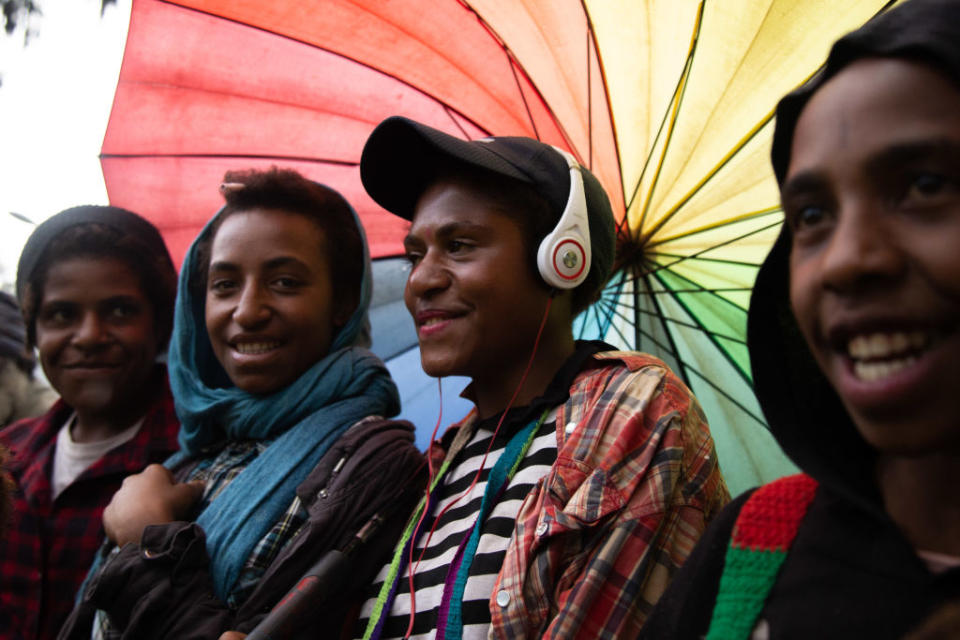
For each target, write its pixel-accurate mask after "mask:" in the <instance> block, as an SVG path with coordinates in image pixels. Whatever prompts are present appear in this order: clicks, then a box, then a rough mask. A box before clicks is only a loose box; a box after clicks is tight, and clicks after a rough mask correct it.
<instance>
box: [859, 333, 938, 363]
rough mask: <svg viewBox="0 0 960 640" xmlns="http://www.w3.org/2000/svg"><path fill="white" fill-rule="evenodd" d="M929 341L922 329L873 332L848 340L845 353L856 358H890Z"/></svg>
mask: <svg viewBox="0 0 960 640" xmlns="http://www.w3.org/2000/svg"><path fill="white" fill-rule="evenodd" d="M929 342H930V336H929V334H927V333H926V332H923V331H910V332H903V331H897V332H894V333H873V334H870V335H860V336H856V337H854V338H853V339H852V340H850V342H849V343H848V344H847V353H848V354H849V355H850V357H851V358H854V359H856V360H867V359H871V358H873V359H880V358H890V357H892V356H895V355H900V354H902V353H904V352H906V351H909V350H917V349H922V348H923V347H925V346H927V344H928V343H929Z"/></svg>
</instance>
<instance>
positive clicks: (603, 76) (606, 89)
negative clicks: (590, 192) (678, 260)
mask: <svg viewBox="0 0 960 640" xmlns="http://www.w3.org/2000/svg"><path fill="white" fill-rule="evenodd" d="M580 7H581V9H582V11H583V16H584V18H585V19H586V21H587V35H588V37H589V38H590V39H591V40H592V41H593V51H594V54H595V55H596V57H597V69H598V71H599V72H600V80H601V84H602V86H603V98H604V101H605V104H606V105H607V119H608V120H609V121H610V131H611V134H612V136H613V151H614V155H615V156H616V162H617V175H618V176H620V195H621V196H623V201H624V202H626V201H627V196H626V186H625V185H624V184H623V165H622V164H621V162H620V142H619V137H618V136H617V123H616V122H615V121H614V119H613V109H612V108H611V106H610V104H611V102H610V85H609V83H608V82H607V73H606V71H605V69H604V66H603V56H602V55H601V54H600V47H598V46H597V33H596V31H595V30H594V28H593V19H592V18H591V17H590V11H589V10H588V9H587V3H586V1H585V0H580ZM587 68H588V70H589V69H590V67H587ZM591 86H592V84H591ZM590 104H591V106H592V104H593V101H592V100H591V103H590ZM592 122H593V120H592V118H591V128H590V149H591V157H590V162H591V164H590V166H588V167H587V168H588V169H592V163H593V155H592V153H593V127H592ZM624 218H626V216H624ZM618 228H619V227H618Z"/></svg>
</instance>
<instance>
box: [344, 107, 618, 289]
mask: <svg viewBox="0 0 960 640" xmlns="http://www.w3.org/2000/svg"><path fill="white" fill-rule="evenodd" d="M450 166H458V167H461V168H464V167H465V168H469V167H476V168H477V169H480V170H483V171H486V172H491V173H494V174H497V175H501V176H504V177H507V178H512V179H514V180H519V181H520V182H523V183H526V184H529V185H531V186H532V187H533V188H534V189H535V190H536V191H537V193H539V194H540V195H541V196H542V197H543V198H544V199H545V200H546V201H547V203H548V204H549V206H550V210H551V213H552V214H553V215H554V216H555V221H558V220H559V219H560V216H561V214H562V213H563V210H564V208H565V207H566V204H567V196H568V195H569V193H570V167H569V165H568V164H567V160H566V159H565V158H564V157H563V156H562V155H561V154H560V152H559V151H557V150H556V149H555V148H553V147H552V146H550V145H549V144H546V143H543V142H540V141H538V140H534V139H533V138H525V137H520V136H496V137H491V138H483V139H480V140H463V139H461V138H457V137H455V136H451V135H449V134H447V133H444V132H443V131H440V130H438V129H434V128H433V127H428V126H427V125H425V124H421V123H419V122H415V121H413V120H410V119H409V118H404V117H402V116H392V117H390V118H387V119H386V120H384V121H383V122H381V123H380V124H379V125H377V127H376V128H375V129H374V130H373V133H371V134H370V137H369V138H368V139H367V143H366V144H365V145H364V147H363V153H362V155H361V157H360V178H361V180H362V181H363V186H364V188H365V189H366V190H367V193H368V194H370V197H371V198H373V199H374V201H376V202H377V204H379V205H380V206H381V207H383V208H384V209H386V210H387V211H389V212H391V213H393V214H395V215H398V216H400V217H401V218H405V219H407V220H412V219H413V213H414V209H415V207H416V205H417V201H418V200H419V199H420V196H421V195H422V194H423V192H424V191H425V190H426V189H427V187H429V186H430V185H431V183H432V182H433V181H434V180H435V178H436V176H437V174H438V173H439V172H440V170H441V168H443V167H450ZM580 173H581V175H582V176H583V188H584V193H585V196H586V202H587V216H588V220H589V226H590V249H591V253H592V263H591V268H590V275H589V276H588V278H587V280H586V281H585V282H584V283H583V284H581V285H580V286H581V287H588V288H591V287H596V288H599V286H602V284H603V282H605V281H606V279H607V277H608V276H609V275H610V272H611V270H612V269H613V259H614V253H615V246H616V223H615V222H614V217H613V209H612V208H611V206H610V199H609V198H608V197H607V193H606V191H604V189H603V187H602V186H601V185H600V181H599V180H597V178H596V177H595V176H594V175H593V174H592V173H591V172H590V171H588V170H587V169H586V168H585V167H581V170H580Z"/></svg>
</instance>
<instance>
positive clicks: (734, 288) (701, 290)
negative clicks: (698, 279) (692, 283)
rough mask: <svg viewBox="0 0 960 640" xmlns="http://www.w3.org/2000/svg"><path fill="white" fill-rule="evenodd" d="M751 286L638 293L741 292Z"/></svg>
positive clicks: (651, 294)
mask: <svg viewBox="0 0 960 640" xmlns="http://www.w3.org/2000/svg"><path fill="white" fill-rule="evenodd" d="M752 290H753V287H714V288H709V289H708V288H707V287H702V288H697V289H671V290H670V291H641V292H640V295H642V296H662V295H667V294H669V293H671V292H673V293H742V292H744V291H752Z"/></svg>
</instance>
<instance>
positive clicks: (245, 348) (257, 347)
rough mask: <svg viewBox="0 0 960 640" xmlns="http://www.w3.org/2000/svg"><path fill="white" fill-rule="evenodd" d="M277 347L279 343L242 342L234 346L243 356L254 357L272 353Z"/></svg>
mask: <svg viewBox="0 0 960 640" xmlns="http://www.w3.org/2000/svg"><path fill="white" fill-rule="evenodd" d="M279 346H280V343H279V342H242V343H240V344H238V345H237V346H236V349H237V351H238V352H240V353H242V354H244V355H256V354H258V353H266V352H267V351H272V350H273V349H276V348H277V347H279Z"/></svg>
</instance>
